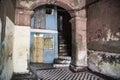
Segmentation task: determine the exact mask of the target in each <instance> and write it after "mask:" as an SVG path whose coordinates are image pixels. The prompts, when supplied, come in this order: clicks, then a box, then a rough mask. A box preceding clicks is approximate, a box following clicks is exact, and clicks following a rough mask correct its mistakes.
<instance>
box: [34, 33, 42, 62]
mask: <svg viewBox="0 0 120 80" xmlns="http://www.w3.org/2000/svg"><path fill="white" fill-rule="evenodd" d="M43 48H44V38H43V35H42V34H37V35H36V34H34V41H33V62H36V63H42V62H43Z"/></svg>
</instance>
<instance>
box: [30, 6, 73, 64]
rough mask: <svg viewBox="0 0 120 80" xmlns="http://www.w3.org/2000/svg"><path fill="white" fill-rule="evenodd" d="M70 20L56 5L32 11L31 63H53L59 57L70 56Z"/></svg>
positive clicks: (67, 14)
mask: <svg viewBox="0 0 120 80" xmlns="http://www.w3.org/2000/svg"><path fill="white" fill-rule="evenodd" d="M70 19H71V16H70V15H69V13H68V12H67V10H65V9H63V8H61V7H58V6H56V5H42V6H39V7H36V8H35V9H34V15H33V17H32V19H31V50H30V51H31V62H35V63H36V62H37V63H53V62H54V60H55V58H58V57H59V56H63V57H66V56H67V57H68V56H71V55H72V54H71V49H72V33H71V23H70V22H69V20H70ZM39 45H41V46H39ZM57 60H58V59H57ZM55 62H56V61H55ZM69 63H70V62H69Z"/></svg>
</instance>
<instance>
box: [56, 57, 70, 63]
mask: <svg viewBox="0 0 120 80" xmlns="http://www.w3.org/2000/svg"><path fill="white" fill-rule="evenodd" d="M54 62H55V63H58V64H59V63H61V64H70V62H71V60H67V59H60V58H57V59H55V60H54Z"/></svg>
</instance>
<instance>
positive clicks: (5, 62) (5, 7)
mask: <svg viewBox="0 0 120 80" xmlns="http://www.w3.org/2000/svg"><path fill="white" fill-rule="evenodd" d="M14 3H15V2H13V1H11V0H0V80H10V78H11V76H12V73H13V58H12V54H13V35H14Z"/></svg>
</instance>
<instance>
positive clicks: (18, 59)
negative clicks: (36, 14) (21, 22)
mask: <svg viewBox="0 0 120 80" xmlns="http://www.w3.org/2000/svg"><path fill="white" fill-rule="evenodd" d="M29 49H30V27H28V26H17V25H16V26H15V32H14V45H13V66H14V72H15V73H27V72H28V70H27V68H28V62H27V61H28V60H29V53H30V52H29V51H30V50H29Z"/></svg>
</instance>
